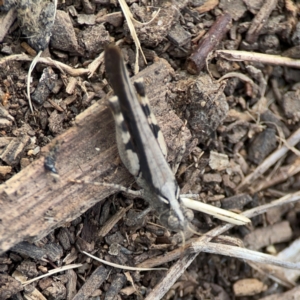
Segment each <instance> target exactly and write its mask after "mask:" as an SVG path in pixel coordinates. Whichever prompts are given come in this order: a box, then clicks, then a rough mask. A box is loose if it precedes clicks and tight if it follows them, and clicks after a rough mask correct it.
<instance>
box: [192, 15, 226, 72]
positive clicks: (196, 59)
mask: <svg viewBox="0 0 300 300" xmlns="http://www.w3.org/2000/svg"><path fill="white" fill-rule="evenodd" d="M230 26H231V16H230V15H229V14H227V13H226V14H224V15H222V16H220V17H219V18H218V19H217V20H216V22H215V23H214V25H213V26H212V27H211V28H210V29H209V31H208V32H207V33H206V35H205V36H204V37H203V39H202V40H201V41H200V43H199V44H198V46H197V48H196V51H195V52H194V53H193V54H192V55H191V57H190V58H189V60H188V65H187V70H188V71H189V72H190V73H191V74H199V73H200V71H201V70H202V68H203V67H204V66H205V63H206V58H207V56H208V53H209V52H211V51H212V50H214V48H215V47H216V46H217V45H218V44H219V42H220V41H221V40H222V38H223V37H224V36H225V34H226V32H227V31H228V30H229V29H230Z"/></svg>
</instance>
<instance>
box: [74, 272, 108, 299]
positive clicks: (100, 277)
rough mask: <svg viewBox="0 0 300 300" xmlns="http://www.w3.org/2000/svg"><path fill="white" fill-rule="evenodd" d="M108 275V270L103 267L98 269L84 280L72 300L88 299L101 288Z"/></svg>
mask: <svg viewBox="0 0 300 300" xmlns="http://www.w3.org/2000/svg"><path fill="white" fill-rule="evenodd" d="M107 274H108V270H106V269H105V267H103V266H100V267H98V268H97V269H96V270H95V271H94V272H93V273H92V275H91V276H90V277H89V278H88V279H87V280H86V282H85V283H84V285H83V286H82V287H81V289H80V290H79V291H78V293H77V295H76V296H75V297H74V298H73V300H83V299H89V297H90V296H91V295H92V294H93V292H94V291H95V290H96V289H97V288H99V287H100V286H101V284H102V283H103V282H104V280H105V279H106V277H107Z"/></svg>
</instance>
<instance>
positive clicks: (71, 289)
mask: <svg viewBox="0 0 300 300" xmlns="http://www.w3.org/2000/svg"><path fill="white" fill-rule="evenodd" d="M66 275H67V277H68V282H67V285H66V288H67V300H72V299H73V298H74V297H75V295H76V283H77V274H76V272H75V271H74V270H72V269H71V270H68V271H66Z"/></svg>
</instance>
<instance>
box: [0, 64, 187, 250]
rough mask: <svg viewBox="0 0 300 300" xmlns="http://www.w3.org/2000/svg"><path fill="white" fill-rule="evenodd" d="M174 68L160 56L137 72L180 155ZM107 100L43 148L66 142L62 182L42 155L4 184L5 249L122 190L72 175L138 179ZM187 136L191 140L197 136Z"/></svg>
mask: <svg viewBox="0 0 300 300" xmlns="http://www.w3.org/2000/svg"><path fill="white" fill-rule="evenodd" d="M172 72H173V69H172V68H171V67H170V65H169V64H168V63H167V62H166V61H165V60H163V59H160V60H158V61H157V62H156V63H154V64H153V65H151V66H150V67H148V68H147V69H145V70H143V71H142V72H140V73H139V74H138V76H136V77H135V79H137V78H139V77H144V78H145V82H146V91H147V90H148V91H151V93H148V95H149V99H150V103H151V105H152V108H153V112H154V114H155V115H156V116H157V119H158V123H159V124H161V127H162V132H163V134H164V137H165V139H166V143H167V145H168V149H169V156H168V158H169V160H173V159H174V157H175V153H176V152H177V151H178V149H179V148H180V145H178V143H177V142H176V140H177V136H178V134H179V132H180V129H181V126H182V125H183V122H182V121H181V120H180V119H179V118H178V117H177V116H176V115H175V113H174V112H173V111H172V110H171V109H170V107H169V106H168V105H167V103H166V101H165V94H166V92H167V89H166V85H167V83H168V81H169V80H170V77H171V76H170V74H171V73H172ZM106 100H107V99H102V100H101V101H99V102H98V103H96V104H94V105H93V106H91V107H90V108H88V109H87V110H86V111H85V112H83V113H82V114H80V115H79V116H78V117H77V118H76V125H77V126H75V127H73V128H70V129H69V130H68V131H66V132H65V133H63V134H62V135H60V136H59V137H57V138H56V139H54V140H53V141H52V142H51V144H49V145H47V146H46V147H45V148H44V149H43V150H44V152H46V153H47V152H48V151H49V150H50V149H51V148H53V145H55V144H56V143H59V144H60V149H59V152H58V153H57V158H56V168H57V170H58V172H59V174H60V180H59V181H58V182H55V181H54V179H53V177H52V176H50V174H49V173H47V172H46V171H45V169H44V158H43V157H42V158H40V159H38V160H36V161H35V162H33V163H32V164H31V165H30V166H28V167H27V168H25V169H23V170H22V171H21V172H20V173H18V174H16V175H15V176H14V177H13V178H11V179H10V180H8V181H7V182H6V183H5V184H3V185H1V186H0V207H1V210H0V219H1V223H0V253H1V252H4V251H6V250H8V249H9V248H11V247H12V246H14V245H15V244H17V243H19V242H21V241H23V240H25V239H26V240H27V241H31V242H32V241H35V240H39V239H41V238H42V237H44V236H46V235H47V234H48V233H49V232H51V231H52V230H53V229H55V228H57V227H59V226H61V225H62V224H64V223H65V222H69V221H71V220H74V219H75V218H77V217H78V216H80V215H81V214H82V213H83V212H85V211H86V210H88V209H89V208H90V207H92V206H93V205H94V204H95V203H97V202H99V201H101V200H103V199H105V198H106V197H107V196H109V195H111V194H113V193H115V192H116V191H114V190H112V189H111V188H108V187H96V186H91V185H80V184H73V183H70V181H69V180H71V179H78V180H79V179H84V180H88V181H96V182H97V181H98V182H101V181H102V182H103V181H104V180H106V182H109V183H116V184H121V185H123V186H129V184H131V183H132V182H133V178H132V177H131V176H130V175H129V173H128V171H127V170H126V169H125V168H124V167H122V166H121V165H119V166H118V164H117V163H116V162H117V161H119V159H118V152H117V147H116V142H115V133H114V127H115V125H114V121H113V118H112V115H111V112H110V111H109V109H108V108H107V107H106V103H105V101H106ZM185 138H186V142H187V144H188V143H189V140H190V139H191V136H190V135H189V136H188V135H187V136H185ZM187 146H188V145H187ZM188 147H189V146H188ZM188 147H187V148H188ZM97 149H100V151H98V150H97ZM116 170H117V171H116Z"/></svg>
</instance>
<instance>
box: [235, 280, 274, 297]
mask: <svg viewBox="0 0 300 300" xmlns="http://www.w3.org/2000/svg"><path fill="white" fill-rule="evenodd" d="M267 288H268V287H267V286H266V285H265V284H264V283H263V282H261V281H259V280H258V279H256V278H245V279H241V280H238V281H237V282H235V283H234V285H233V291H234V294H235V296H236V297H243V296H253V295H256V294H259V293H261V292H263V291H265V290H266V289H267Z"/></svg>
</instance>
